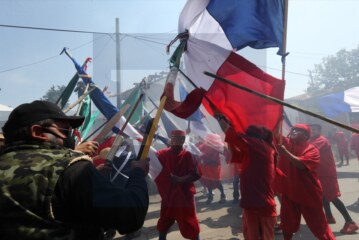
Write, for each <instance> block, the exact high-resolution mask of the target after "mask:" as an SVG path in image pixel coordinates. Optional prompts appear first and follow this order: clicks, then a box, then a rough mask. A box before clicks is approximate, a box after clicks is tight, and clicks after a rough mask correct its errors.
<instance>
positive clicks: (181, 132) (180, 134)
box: [171, 130, 186, 137]
mask: <svg viewBox="0 0 359 240" xmlns="http://www.w3.org/2000/svg"><path fill="white" fill-rule="evenodd" d="M171 135H172V136H183V137H184V136H186V132H185V131H182V130H173V131H172V132H171Z"/></svg>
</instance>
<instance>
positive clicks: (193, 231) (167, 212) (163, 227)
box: [157, 200, 200, 239]
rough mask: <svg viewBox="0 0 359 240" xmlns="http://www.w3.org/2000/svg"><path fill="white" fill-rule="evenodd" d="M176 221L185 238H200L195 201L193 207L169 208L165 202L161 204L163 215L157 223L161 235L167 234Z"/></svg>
mask: <svg viewBox="0 0 359 240" xmlns="http://www.w3.org/2000/svg"><path fill="white" fill-rule="evenodd" d="M175 221H177V224H178V228H179V230H180V232H181V234H182V236H183V237H184V238H187V239H197V238H198V235H199V231H200V229H199V223H198V219H197V215H196V207H195V204H194V200H193V205H192V207H189V206H186V207H168V206H167V205H166V204H165V203H164V202H163V201H162V202H161V215H160V219H158V222H157V230H158V231H159V232H160V233H165V232H167V231H168V229H169V228H170V227H171V226H172V225H173V224H174V222H175Z"/></svg>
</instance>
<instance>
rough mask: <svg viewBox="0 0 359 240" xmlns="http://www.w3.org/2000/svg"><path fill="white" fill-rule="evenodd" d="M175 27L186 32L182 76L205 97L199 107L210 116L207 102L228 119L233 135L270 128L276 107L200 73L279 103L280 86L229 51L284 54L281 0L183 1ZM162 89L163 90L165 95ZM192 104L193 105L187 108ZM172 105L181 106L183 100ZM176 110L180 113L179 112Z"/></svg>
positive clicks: (274, 121)
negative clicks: (248, 49)
mask: <svg viewBox="0 0 359 240" xmlns="http://www.w3.org/2000/svg"><path fill="white" fill-rule="evenodd" d="M178 29H179V32H180V33H182V32H185V31H188V33H189V37H188V39H187V40H186V48H185V49H186V51H185V52H184V53H183V57H184V72H185V74H186V75H187V76H188V77H189V79H191V80H192V81H193V82H194V84H195V85H196V86H197V87H198V88H200V89H202V91H203V94H204V95H205V98H203V102H202V103H203V104H204V106H205V108H206V109H207V111H208V112H209V113H212V109H211V107H210V106H209V102H208V101H207V100H209V101H210V102H211V103H213V104H214V105H215V107H216V108H217V109H218V110H219V111H220V112H222V113H223V114H224V115H226V116H227V117H228V118H229V119H230V121H231V122H232V124H233V127H234V128H235V130H236V131H238V132H244V131H245V129H246V128H247V127H248V126H249V125H250V124H256V125H262V126H265V127H267V128H269V129H271V130H274V129H275V127H276V125H277V123H278V122H279V120H280V119H281V118H282V110H283V108H282V106H281V105H278V104H276V103H273V102H270V101H269V100H265V99H262V98H260V97H258V96H255V95H253V94H251V93H248V92H245V91H242V90H240V89H238V88H235V87H233V86H230V85H229V84H226V83H223V82H221V81H219V80H216V79H213V78H211V77H209V76H206V75H204V74H203V72H204V71H207V72H211V73H213V74H216V75H218V76H221V77H223V78H226V79H228V80H231V81H233V82H234V83H237V84H239V85H242V86H245V87H247V88H250V89H252V90H254V91H257V92H259V93H262V94H265V95H268V96H271V97H275V98H278V99H280V100H283V96H284V86H285V82H284V81H282V80H280V79H277V78H274V77H272V76H270V75H269V74H266V73H265V72H263V71H262V70H261V69H259V68H258V67H257V66H255V65H254V64H252V63H251V62H249V61H247V60H246V59H245V58H243V57H241V56H239V55H237V54H236V53H235V52H234V50H239V49H242V48H244V47H246V46H250V47H252V48H256V49H262V48H268V47H278V48H279V51H278V53H279V54H280V55H284V53H283V49H282V48H283V29H284V0H271V1H268V0H256V1H248V0H203V1H191V0H188V1H187V3H186V5H185V7H184V9H183V10H182V12H181V15H180V19H179V27H178ZM166 87H167V86H166ZM166 91H167V92H168V89H166V88H165V94H166V95H167V94H168V93H166ZM190 94H191V93H190ZM193 99H195V98H193ZM206 99H207V100H206ZM197 104H198V103H197V102H196V103H195V102H192V106H193V105H197ZM177 105H178V106H186V101H185V102H183V103H182V104H181V105H180V104H177ZM187 105H188V104H187ZM186 110H187V109H186ZM176 111H177V112H181V109H179V108H177V109H176ZM182 111H183V110H182ZM172 113H174V112H172ZM174 114H175V113H174ZM177 116H179V115H177Z"/></svg>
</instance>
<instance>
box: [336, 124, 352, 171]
mask: <svg viewBox="0 0 359 240" xmlns="http://www.w3.org/2000/svg"><path fill="white" fill-rule="evenodd" d="M333 141H334V142H335V144H336V145H337V147H338V153H339V158H340V165H343V164H344V157H345V159H346V160H347V165H349V143H348V139H347V137H346V136H345V134H344V132H343V131H340V130H338V131H337V132H336V133H334V135H333Z"/></svg>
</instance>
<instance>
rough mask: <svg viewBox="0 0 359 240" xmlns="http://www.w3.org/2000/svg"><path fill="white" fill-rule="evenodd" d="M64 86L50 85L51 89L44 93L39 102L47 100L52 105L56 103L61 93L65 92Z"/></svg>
mask: <svg viewBox="0 0 359 240" xmlns="http://www.w3.org/2000/svg"><path fill="white" fill-rule="evenodd" d="M65 88H66V86H65V85H62V86H59V85H57V86H56V87H55V85H52V86H51V88H50V89H49V90H48V91H47V92H46V94H45V95H44V96H42V98H41V100H47V101H50V102H53V103H56V101H57V100H58V99H59V97H60V95H61V93H62V92H63V91H64V90H65Z"/></svg>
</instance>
